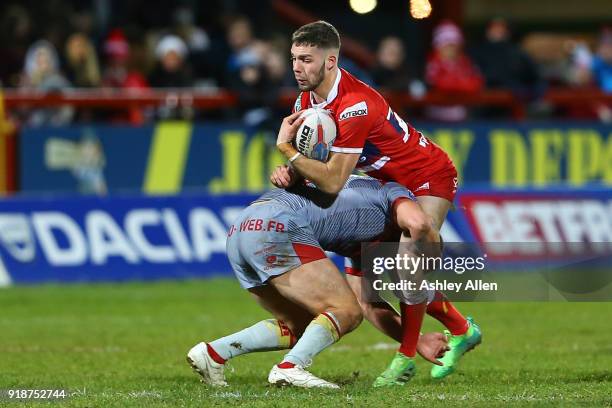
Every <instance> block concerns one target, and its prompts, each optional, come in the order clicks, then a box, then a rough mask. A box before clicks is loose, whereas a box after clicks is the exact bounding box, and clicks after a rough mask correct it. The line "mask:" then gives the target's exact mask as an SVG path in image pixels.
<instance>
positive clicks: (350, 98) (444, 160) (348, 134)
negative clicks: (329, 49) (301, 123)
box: [293, 69, 457, 201]
mask: <svg viewBox="0 0 612 408" xmlns="http://www.w3.org/2000/svg"><path fill="white" fill-rule="evenodd" d="M310 107H318V108H323V109H326V110H328V111H329V112H330V113H331V114H332V116H333V117H334V120H335V122H336V126H337V128H338V132H337V137H336V140H335V142H334V145H333V147H332V148H331V151H332V152H334V153H356V154H360V157H359V161H358V163H357V166H356V168H357V169H358V170H361V171H363V172H365V173H367V174H368V175H369V176H372V177H375V178H377V179H379V180H382V181H395V182H398V183H400V184H402V185H404V186H406V187H407V188H408V189H410V190H412V191H413V192H414V194H415V195H417V196H418V195H433V196H438V197H442V198H446V199H448V200H450V201H452V200H453V198H454V195H455V192H456V187H457V172H456V170H455V166H454V165H453V163H452V161H451V160H450V158H449V157H448V155H447V154H446V153H445V152H444V151H443V150H442V149H441V148H440V147H438V146H437V145H436V144H434V143H433V142H431V141H430V140H429V139H427V138H426V137H425V136H423V134H421V132H419V131H417V130H416V129H415V128H414V127H412V126H411V125H409V124H407V123H406V122H404V121H403V120H402V119H401V118H400V117H399V116H398V115H397V114H396V113H395V112H393V110H392V109H391V108H390V106H389V104H388V103H387V101H386V100H385V99H384V98H383V97H382V95H381V94H380V93H378V92H377V91H376V90H375V89H373V88H372V87H370V86H368V85H366V84H365V83H363V82H361V81H360V80H358V79H357V78H355V77H354V76H352V75H351V74H350V73H349V72H348V71H346V70H344V69H339V70H338V75H337V77H336V81H335V83H334V85H333V87H332V89H331V91H330V93H329V95H328V97H327V100H325V101H323V102H322V103H318V104H317V103H316V102H315V100H314V95H312V93H311V92H302V93H300V95H299V96H298V98H297V100H296V102H295V105H294V107H293V111H300V110H303V109H308V108H310Z"/></svg>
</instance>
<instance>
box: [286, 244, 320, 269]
mask: <svg viewBox="0 0 612 408" xmlns="http://www.w3.org/2000/svg"><path fill="white" fill-rule="evenodd" d="M291 245H293V250H294V251H295V253H296V254H297V256H298V257H299V258H300V262H301V263H302V264H307V263H309V262H314V261H318V260H319V259H325V258H327V256H326V255H325V252H323V250H322V249H321V248H319V247H316V246H312V245H307V244H298V243H293V244H291Z"/></svg>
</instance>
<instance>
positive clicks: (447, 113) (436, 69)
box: [425, 21, 483, 122]
mask: <svg viewBox="0 0 612 408" xmlns="http://www.w3.org/2000/svg"><path fill="white" fill-rule="evenodd" d="M425 80H426V82H427V84H428V85H429V87H430V88H431V89H432V90H435V91H442V92H453V93H475V92H478V91H480V90H481V89H482V87H483V79H482V76H481V75H480V73H479V71H478V69H477V68H476V66H475V65H474V64H473V63H472V61H471V60H470V58H469V57H468V56H467V55H466V54H465V53H464V52H463V34H462V33H461V30H460V29H459V27H457V26H456V25H455V24H454V23H452V22H450V21H446V22H443V23H441V24H440V25H438V26H437V27H436V28H435V29H434V32H433V51H432V53H431V55H430V56H429V58H428V61H427V65H426V68H425ZM426 113H427V116H428V117H430V118H431V119H436V120H443V121H451V122H455V121H460V120H464V119H465V118H466V117H467V109H466V108H465V106H462V105H454V106H432V107H430V108H428V109H427V112H426Z"/></svg>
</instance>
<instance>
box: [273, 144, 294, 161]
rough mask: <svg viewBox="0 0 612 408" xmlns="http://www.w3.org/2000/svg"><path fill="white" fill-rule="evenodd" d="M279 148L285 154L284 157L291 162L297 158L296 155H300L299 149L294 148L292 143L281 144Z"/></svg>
mask: <svg viewBox="0 0 612 408" xmlns="http://www.w3.org/2000/svg"><path fill="white" fill-rule="evenodd" d="M277 148H278V150H279V151H280V152H281V153H282V154H283V156H285V157H286V158H287V160H289V159H290V158H292V157H293V156H295V154H296V153H298V151H297V149H296V148H295V147H293V145H292V144H291V143H287V142H284V143H279V144H278V145H277Z"/></svg>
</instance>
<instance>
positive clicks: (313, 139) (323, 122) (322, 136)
mask: <svg viewBox="0 0 612 408" xmlns="http://www.w3.org/2000/svg"><path fill="white" fill-rule="evenodd" d="M300 118H304V122H302V124H301V125H300V127H299V128H298V131H297V135H296V136H295V141H294V143H295V148H296V149H297V150H298V151H299V152H300V153H302V154H303V155H304V156H306V157H308V158H310V159H315V160H320V161H323V162H324V161H327V156H328V155H329V149H330V148H331V147H332V145H333V144H334V140H336V123H335V122H334V118H333V117H332V116H331V114H330V113H329V112H328V111H326V110H325V109H319V108H310V109H306V110H305V111H304V112H303V113H302V114H301V115H300Z"/></svg>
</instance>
